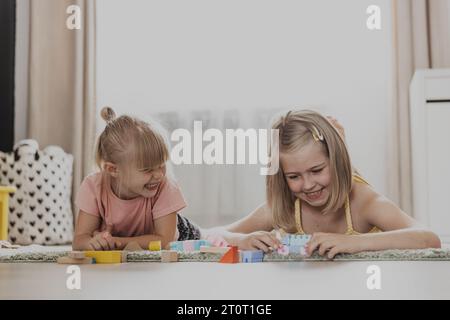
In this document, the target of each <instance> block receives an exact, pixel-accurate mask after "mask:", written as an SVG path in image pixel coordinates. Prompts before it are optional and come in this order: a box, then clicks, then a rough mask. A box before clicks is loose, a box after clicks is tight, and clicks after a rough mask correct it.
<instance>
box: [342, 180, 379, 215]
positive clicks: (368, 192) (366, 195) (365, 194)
mask: <svg viewBox="0 0 450 320" xmlns="http://www.w3.org/2000/svg"><path fill="white" fill-rule="evenodd" d="M381 197H382V196H381V195H380V194H378V193H377V192H376V191H375V190H374V189H373V188H372V187H371V186H370V185H367V184H365V183H360V182H355V183H353V186H352V191H351V192H350V203H352V204H353V205H354V206H355V208H356V209H363V208H365V207H367V205H368V204H370V203H372V202H373V201H375V200H377V199H380V198H381ZM358 211H360V210H358Z"/></svg>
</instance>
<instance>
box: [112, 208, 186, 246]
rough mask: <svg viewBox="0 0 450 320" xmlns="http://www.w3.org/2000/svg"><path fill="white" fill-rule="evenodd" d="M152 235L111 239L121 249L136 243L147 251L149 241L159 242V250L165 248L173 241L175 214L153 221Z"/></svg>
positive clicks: (175, 223)
mask: <svg viewBox="0 0 450 320" xmlns="http://www.w3.org/2000/svg"><path fill="white" fill-rule="evenodd" d="M154 228H155V233H154V234H148V235H143V236H137V237H113V238H114V240H115V241H116V242H120V243H121V245H122V248H123V247H125V246H126V245H127V244H128V243H129V242H137V243H138V244H139V246H140V247H141V248H143V249H145V250H148V245H149V243H150V241H158V240H159V241H161V248H163V249H164V248H167V247H168V245H169V243H170V242H171V241H174V237H175V232H176V228H177V213H176V212H173V213H171V214H168V215H165V216H163V217H161V218H158V219H156V220H154Z"/></svg>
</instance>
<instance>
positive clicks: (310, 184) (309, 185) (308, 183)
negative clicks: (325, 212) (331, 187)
mask: <svg viewBox="0 0 450 320" xmlns="http://www.w3.org/2000/svg"><path fill="white" fill-rule="evenodd" d="M313 187H314V181H313V180H312V179H310V178H309V177H305V178H304V181H303V189H304V190H311V189H312V188H313Z"/></svg>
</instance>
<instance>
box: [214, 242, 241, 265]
mask: <svg viewBox="0 0 450 320" xmlns="http://www.w3.org/2000/svg"><path fill="white" fill-rule="evenodd" d="M219 262H220V263H238V262H239V251H238V247H236V246H232V247H230V248H229V250H228V251H227V252H226V253H225V254H224V255H223V257H222V258H221V259H220V261H219Z"/></svg>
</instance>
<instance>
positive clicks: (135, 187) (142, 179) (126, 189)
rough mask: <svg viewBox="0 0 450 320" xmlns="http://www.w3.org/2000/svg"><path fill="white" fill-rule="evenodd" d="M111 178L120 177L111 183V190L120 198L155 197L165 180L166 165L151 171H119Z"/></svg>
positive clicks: (134, 169)
mask: <svg viewBox="0 0 450 320" xmlns="http://www.w3.org/2000/svg"><path fill="white" fill-rule="evenodd" d="M113 176H114V177H115V178H118V177H119V176H120V178H119V179H115V181H114V183H113V190H114V191H115V193H116V195H117V196H119V197H120V198H122V199H133V198H136V197H139V196H141V197H144V198H151V197H154V196H155V195H156V193H157V192H158V189H159V188H160V186H161V183H162V182H163V181H164V179H165V176H166V165H165V164H162V165H160V166H157V167H155V168H152V169H136V168H132V169H131V168H130V169H125V170H120V169H119V170H118V174H117V173H116V174H113ZM119 184H120V185H119Z"/></svg>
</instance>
